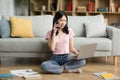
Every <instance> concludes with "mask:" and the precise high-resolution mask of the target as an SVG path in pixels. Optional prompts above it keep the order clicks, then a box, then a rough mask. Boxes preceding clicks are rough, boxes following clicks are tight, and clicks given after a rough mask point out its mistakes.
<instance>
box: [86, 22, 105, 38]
mask: <svg viewBox="0 0 120 80" xmlns="http://www.w3.org/2000/svg"><path fill="white" fill-rule="evenodd" d="M85 29H86V37H106V36H107V32H106V26H105V24H102V23H85Z"/></svg>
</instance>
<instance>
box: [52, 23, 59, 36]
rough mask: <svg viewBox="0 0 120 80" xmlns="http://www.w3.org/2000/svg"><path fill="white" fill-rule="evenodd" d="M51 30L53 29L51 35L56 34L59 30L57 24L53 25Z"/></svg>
mask: <svg viewBox="0 0 120 80" xmlns="http://www.w3.org/2000/svg"><path fill="white" fill-rule="evenodd" d="M53 29H54V32H53V34H56V32H57V31H58V29H59V24H58V23H55V24H54V27H53Z"/></svg>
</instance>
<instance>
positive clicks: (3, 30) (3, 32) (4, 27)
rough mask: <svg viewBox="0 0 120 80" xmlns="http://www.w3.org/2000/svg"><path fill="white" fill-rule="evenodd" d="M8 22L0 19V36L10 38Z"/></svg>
mask: <svg viewBox="0 0 120 80" xmlns="http://www.w3.org/2000/svg"><path fill="white" fill-rule="evenodd" d="M10 32H11V30H10V22H9V20H0V36H1V38H10Z"/></svg>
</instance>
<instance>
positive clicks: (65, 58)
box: [41, 54, 86, 74]
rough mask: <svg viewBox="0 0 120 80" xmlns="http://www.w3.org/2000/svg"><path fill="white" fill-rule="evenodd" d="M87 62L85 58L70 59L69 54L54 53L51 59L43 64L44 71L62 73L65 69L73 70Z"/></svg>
mask: <svg viewBox="0 0 120 80" xmlns="http://www.w3.org/2000/svg"><path fill="white" fill-rule="evenodd" d="M85 64H86V60H85V59H70V57H69V54H61V55H53V56H52V57H51V59H50V60H48V61H45V62H43V63H42V64H41V69H42V71H43V72H44V73H56V74H60V73H62V71H63V67H62V66H64V68H65V70H71V69H76V68H80V67H83V66H84V65H85Z"/></svg>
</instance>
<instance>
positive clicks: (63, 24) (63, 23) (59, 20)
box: [58, 16, 67, 29]
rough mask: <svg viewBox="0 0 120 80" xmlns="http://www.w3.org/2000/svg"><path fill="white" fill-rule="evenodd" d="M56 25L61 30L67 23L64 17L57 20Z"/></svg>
mask: <svg viewBox="0 0 120 80" xmlns="http://www.w3.org/2000/svg"><path fill="white" fill-rule="evenodd" d="M58 23H59V25H60V28H61V29H63V28H64V27H65V25H66V23H67V19H66V17H65V16H62V18H60V19H58Z"/></svg>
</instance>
